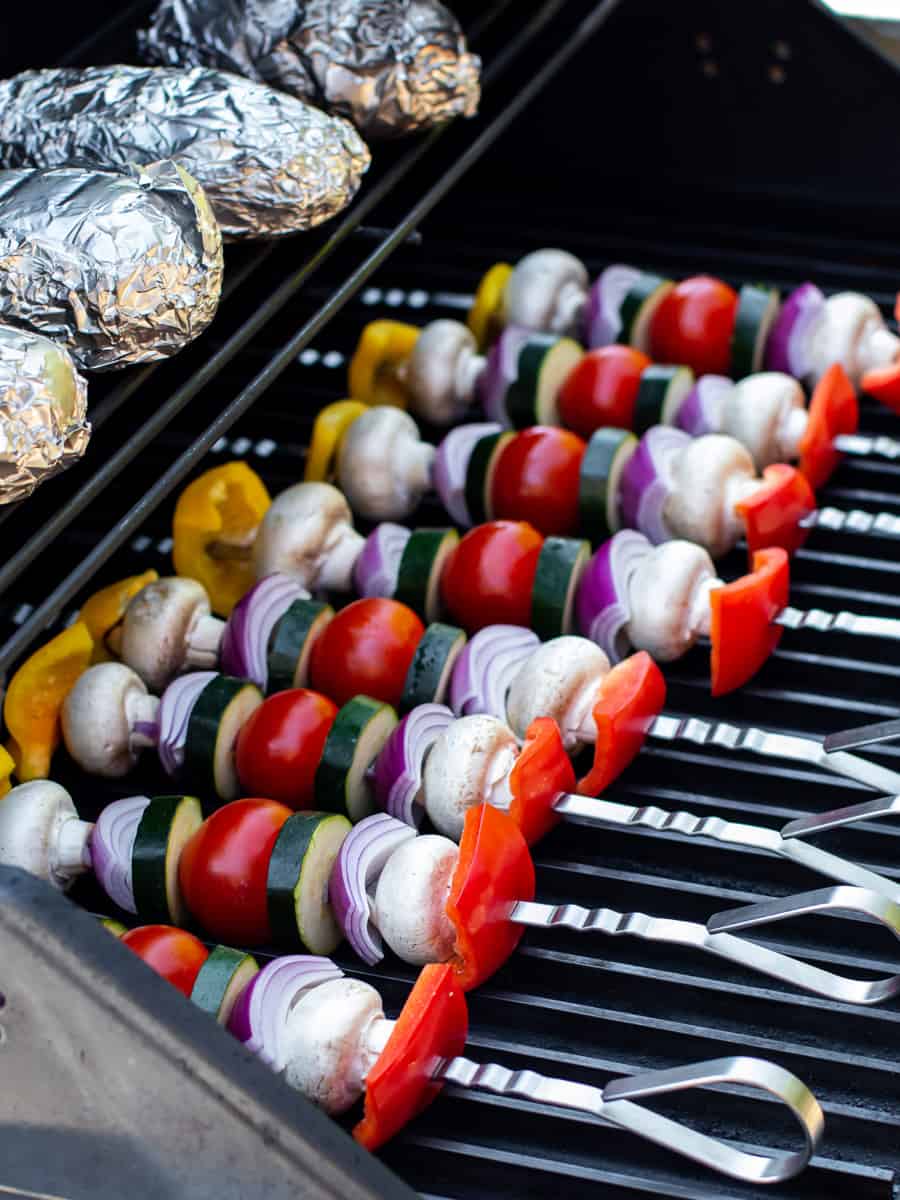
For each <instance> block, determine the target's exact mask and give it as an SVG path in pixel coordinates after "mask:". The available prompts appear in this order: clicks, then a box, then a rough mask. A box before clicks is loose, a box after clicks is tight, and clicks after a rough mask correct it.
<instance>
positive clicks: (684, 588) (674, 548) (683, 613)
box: [626, 541, 719, 662]
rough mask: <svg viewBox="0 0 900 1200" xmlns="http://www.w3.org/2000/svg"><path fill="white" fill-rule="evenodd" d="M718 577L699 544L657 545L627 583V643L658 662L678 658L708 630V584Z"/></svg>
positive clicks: (677, 542) (716, 581)
mask: <svg viewBox="0 0 900 1200" xmlns="http://www.w3.org/2000/svg"><path fill="white" fill-rule="evenodd" d="M718 582H719V581H718V580H717V578H716V573H715V568H714V567H713V564H712V561H711V559H710V557H709V555H708V554H707V553H706V551H705V550H704V549H703V547H702V546H697V545H695V544H694V543H693V542H684V541H672V542H665V543H664V544H663V545H662V546H655V547H654V549H653V552H652V553H651V554H648V555H647V557H646V558H644V559H642V560H641V562H640V563H639V564H638V566H637V568H636V569H635V572H634V574H633V575H632V576H631V579H630V580H629V582H628V601H629V607H630V610H631V617H630V619H629V621H628V625H627V626H626V632H627V635H628V639H629V641H630V642H631V644H632V645H633V646H635V647H637V649H638V650H646V651H648V653H649V654H650V655H651V656H652V657H653V658H655V659H656V660H657V662H672V661H673V660H674V659H676V658H680V657H681V656H682V654H685V653H686V652H687V651H688V650H689V649H690V648H691V646H692V645H693V644H694V642H695V641H696V640H697V638H698V636H699V635H700V634H701V633H702V632H706V631H707V629H708V610H709V589H710V586H711V585H713V584H716V583H718Z"/></svg>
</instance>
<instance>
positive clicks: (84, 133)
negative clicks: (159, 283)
mask: <svg viewBox="0 0 900 1200" xmlns="http://www.w3.org/2000/svg"><path fill="white" fill-rule="evenodd" d="M166 158H169V159H172V160H173V161H175V162H178V163H180V164H181V165H182V166H183V167H185V168H186V169H187V170H188V171H189V172H190V173H191V175H193V176H194V178H195V179H196V180H197V181H198V182H199V183H200V184H201V186H202V187H203V189H204V190H205V192H206V194H207V196H208V197H209V201H210V203H211V204H212V206H213V210H214V212H215V214H216V218H217V219H218V222H219V225H220V227H221V229H222V232H223V234H224V235H225V236H226V237H234V238H237V237H273V236H275V235H277V234H283V233H296V232H297V231H298V230H302V229H309V228H310V227H311V226H313V225H318V224H319V223H320V222H321V221H326V220H327V219H328V218H329V217H333V216H334V215H335V213H338V212H340V211H341V209H342V208H344V206H345V205H346V204H348V203H349V201H350V200H351V199H352V197H353V196H354V195H355V193H356V190H357V188H358V187H359V184H360V179H361V178H362V175H363V172H364V171H365V170H366V168H367V167H368V165H369V151H368V147H367V146H366V145H365V143H364V142H363V141H362V139H361V138H360V136H359V134H358V133H357V132H356V130H355V129H354V128H353V127H352V126H351V125H349V124H348V123H347V122H346V121H344V120H342V119H340V118H338V117H330V116H328V115H327V114H326V113H323V112H321V111H320V110H319V109H317V108H313V107H312V106H311V105H309V104H305V103H303V101H302V100H297V99H294V98H293V97H291V96H285V95H283V94H282V93H281V92H277V91H275V89H274V88H270V87H266V86H264V85H262V84H259V83H252V82H250V81H249V80H247V79H242V78H240V77H239V76H237V75H229V74H226V73H225V72H223V71H214V70H206V69H195V70H189V71H183V70H175V69H171V68H168V67H159V68H155V69H154V68H148V67H122V66H119V67H88V68H85V69H83V70H71V69H63V70H51V71H25V72H24V73H23V74H21V75H15V76H13V78H12V79H7V80H4V81H0V165H2V166H7V167H15V166H33V167H53V166H60V165H64V164H67V163H73V162H75V163H90V164H93V165H95V166H98V167H102V168H124V167H127V166H129V165H130V164H131V163H154V162H158V161H159V160H160V159H166Z"/></svg>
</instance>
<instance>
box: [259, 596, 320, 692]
mask: <svg viewBox="0 0 900 1200" xmlns="http://www.w3.org/2000/svg"><path fill="white" fill-rule="evenodd" d="M333 616H334V609H333V608H332V607H331V605H330V604H323V603H321V602H320V601H318V600H295V601H294V603H293V604H292V605H291V607H290V608H289V609H288V610H287V612H286V613H285V614H284V616H283V617H282V618H281V620H280V621H279V622H278V624H277V625H276V626H275V628H274V629H273V630H272V637H271V639H270V641H269V655H268V659H267V663H266V665H267V671H266V695H267V696H271V695H272V693H273V692H285V691H287V690H288V688H298V687H306V683H307V679H308V676H309V656H310V654H311V653H312V648H313V644H314V642H315V640H316V638H317V637H318V636H319V634H320V633H321V632H322V631H323V630H324V628H325V626H326V625H327V624H328V622H329V621H330V620H331V618H332V617H333Z"/></svg>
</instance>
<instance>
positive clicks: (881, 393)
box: [860, 362, 900, 413]
mask: <svg viewBox="0 0 900 1200" xmlns="http://www.w3.org/2000/svg"><path fill="white" fill-rule="evenodd" d="M860 386H861V387H862V390H863V391H864V392H865V393H866V395H867V396H871V397H872V399H873V400H877V401H878V402H879V403H880V404H884V405H886V407H887V408H890V409H893V411H894V412H895V413H900V362H895V363H891V365H890V366H889V367H876V368H875V370H873V371H866V373H865V375H863V377H862V380H861V381H860Z"/></svg>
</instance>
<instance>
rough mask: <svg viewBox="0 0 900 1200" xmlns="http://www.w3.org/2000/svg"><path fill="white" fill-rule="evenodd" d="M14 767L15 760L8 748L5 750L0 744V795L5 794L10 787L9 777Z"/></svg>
mask: <svg viewBox="0 0 900 1200" xmlns="http://www.w3.org/2000/svg"><path fill="white" fill-rule="evenodd" d="M15 769H16V760H15V759H14V758H13V756H12V755H11V754H10V753H9V751H8V750H5V749H4V748H3V746H0V796H5V795H6V793H7V792H8V791H9V789H10V788H11V787H12V784H11V783H10V781H9V777H10V775H12V773H13V771H15Z"/></svg>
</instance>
